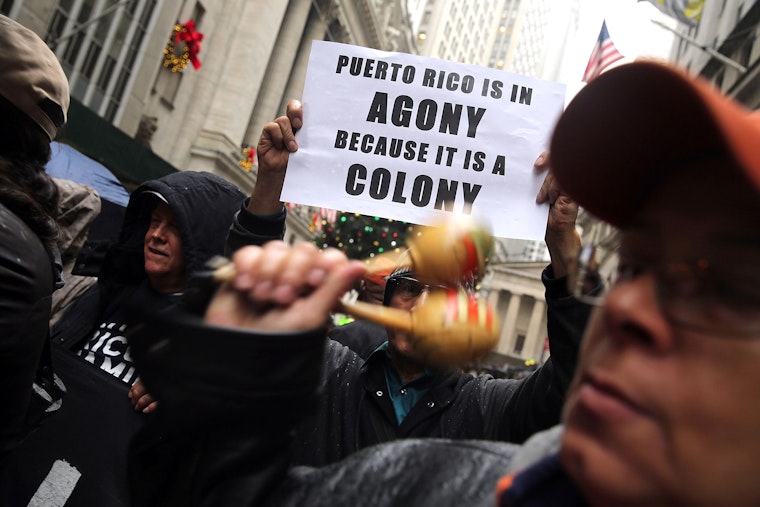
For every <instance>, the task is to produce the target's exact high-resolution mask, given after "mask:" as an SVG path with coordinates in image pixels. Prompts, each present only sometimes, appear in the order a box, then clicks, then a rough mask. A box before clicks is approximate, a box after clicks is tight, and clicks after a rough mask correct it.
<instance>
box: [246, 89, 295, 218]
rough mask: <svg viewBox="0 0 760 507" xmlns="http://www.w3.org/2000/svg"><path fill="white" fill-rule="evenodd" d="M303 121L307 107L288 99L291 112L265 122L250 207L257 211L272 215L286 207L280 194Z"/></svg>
mask: <svg viewBox="0 0 760 507" xmlns="http://www.w3.org/2000/svg"><path fill="white" fill-rule="evenodd" d="M302 125H303V107H302V106H301V103H300V102H299V101H297V100H291V101H290V102H288V107H287V113H286V115H285V116H280V117H279V118H277V119H276V120H275V121H273V122H269V123H267V124H266V125H265V126H264V130H262V132H261V137H260V138H259V144H258V146H257V148H256V150H257V151H256V153H257V156H258V162H259V166H258V173H257V176H256V185H254V187H253V191H252V192H251V200H250V201H249V204H248V210H249V211H250V212H251V213H253V214H256V215H272V214H275V213H279V212H280V210H281V209H282V201H280V194H281V193H282V184H283V182H284V181H285V172H286V170H287V167H288V158H289V157H290V154H291V153H293V152H295V151H297V150H298V142H296V137H295V133H296V132H297V131H298V129H300V128H301V126H302Z"/></svg>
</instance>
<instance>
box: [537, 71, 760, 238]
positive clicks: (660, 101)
mask: <svg viewBox="0 0 760 507" xmlns="http://www.w3.org/2000/svg"><path fill="white" fill-rule="evenodd" d="M550 153H551V163H552V169H553V171H554V174H555V176H556V178H557V181H558V182H559V184H560V186H561V187H562V188H563V189H564V191H566V192H567V193H568V194H569V195H570V196H572V197H573V198H574V199H575V200H576V201H577V202H578V203H579V204H580V205H581V206H582V207H583V208H584V209H586V210H587V211H588V212H589V213H591V214H592V215H594V216H596V217H598V218H600V219H602V220H605V221H607V222H609V223H611V224H613V225H615V226H618V227H621V226H625V225H626V224H627V223H628V221H629V220H630V219H631V218H633V216H634V215H635V214H636V213H637V212H638V211H639V210H640V208H641V206H642V205H643V204H644V203H645V202H646V201H647V199H648V197H649V196H650V195H651V194H652V192H653V190H655V189H656V188H657V187H658V185H660V184H661V183H662V182H663V181H664V180H665V179H666V178H667V177H668V176H669V175H670V174H672V173H673V172H674V171H675V170H676V169H678V168H684V167H685V166H687V165H688V164H689V162H690V161H695V160H699V159H700V158H701V157H708V156H714V155H715V154H716V153H717V154H721V156H723V157H725V158H726V159H727V160H732V161H733V162H735V165H736V166H737V167H738V168H739V169H740V170H742V171H743V173H744V174H745V176H746V177H747V179H748V180H749V182H750V183H751V184H754V186H755V188H756V190H757V191H758V194H760V112H753V111H750V110H748V109H746V108H745V107H743V106H742V105H740V104H739V103H737V102H735V101H733V100H731V99H729V98H728V97H726V96H725V95H723V94H722V93H721V92H720V91H719V90H718V89H717V88H715V87H714V86H713V85H712V84H711V83H709V82H707V81H705V80H703V79H702V78H699V77H694V76H690V75H689V74H687V73H686V72H685V71H684V70H681V69H678V68H676V67H673V66H668V65H665V64H662V63H657V62H651V61H648V62H643V61H642V62H635V63H630V64H627V65H622V66H619V67H616V68H614V69H611V70H609V71H608V72H606V73H604V74H602V75H601V76H599V77H598V78H596V79H594V80H593V81H592V82H591V83H589V84H588V85H586V86H585V87H584V88H583V89H582V90H581V91H580V92H578V94H577V95H576V96H575V97H574V98H573V100H572V101H571V102H570V104H569V105H568V107H567V109H566V110H565V112H564V113H563V114H562V116H561V117H560V119H559V121H558V122H557V125H556V127H555V129H554V133H553V135H552V140H551V152H550ZM759 197H760V196H759Z"/></svg>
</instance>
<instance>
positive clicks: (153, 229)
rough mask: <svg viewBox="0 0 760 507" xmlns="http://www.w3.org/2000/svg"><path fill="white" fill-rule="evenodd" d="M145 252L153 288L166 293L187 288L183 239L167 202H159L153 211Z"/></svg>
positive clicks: (145, 242)
mask: <svg viewBox="0 0 760 507" xmlns="http://www.w3.org/2000/svg"><path fill="white" fill-rule="evenodd" d="M143 255H144V256H145V272H146V273H147V274H148V280H150V284H151V286H152V287H153V289H155V290H156V291H158V292H161V293H163V294H171V293H175V292H182V291H183V290H184V287H185V273H184V268H185V258H184V256H183V254H182V239H181V238H180V235H179V228H178V227H177V222H176V221H175V220H174V213H172V210H171V208H169V206H168V205H167V204H166V203H164V202H159V203H158V204H157V205H156V208H155V209H154V210H153V213H152V214H151V217H150V225H149V226H148V232H147V233H146V234H145V241H144V244H143Z"/></svg>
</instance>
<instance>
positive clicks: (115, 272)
mask: <svg viewBox="0 0 760 507" xmlns="http://www.w3.org/2000/svg"><path fill="white" fill-rule="evenodd" d="M150 192H158V193H159V194H161V195H162V196H163V197H164V198H165V199H166V200H167V202H168V205H169V207H170V208H171V210H172V212H173V213H174V218H175V220H176V221H177V225H178V227H179V231H180V236H181V238H182V251H183V254H184V259H185V273H186V274H188V273H189V274H191V273H194V272H196V271H201V270H203V269H204V264H205V262H206V261H207V260H208V259H210V258H211V257H213V256H215V255H222V254H223V253H224V244H225V240H226V237H227V233H228V231H229V228H230V223H231V222H232V219H233V217H234V215H235V213H236V212H237V210H238V209H239V208H240V204H241V202H243V200H244V199H245V195H244V194H243V192H241V191H240V189H238V188H237V187H236V186H235V185H233V184H232V183H229V182H228V181H226V180H224V179H222V178H220V177H219V176H216V175H214V174H211V173H208V172H195V171H180V172H177V173H172V174H169V175H167V176H164V177H162V178H159V179H157V180H151V181H148V182H146V183H143V184H142V185H140V186H139V187H138V188H137V189H136V190H135V191H134V192H132V197H131V198H130V200H129V204H128V205H127V209H126V212H125V215H124V222H123V223H122V227H121V233H120V234H119V240H118V242H117V243H116V244H115V245H113V246H112V247H111V248H110V249H109V250H108V252H107V253H106V257H105V260H104V262H103V266H102V267H101V270H100V274H99V276H98V283H97V285H96V286H94V287H92V288H91V289H90V290H88V291H87V292H85V293H84V294H83V295H82V296H80V298H79V299H78V300H76V301H75V302H74V303H73V304H72V306H71V307H70V308H69V309H68V310H66V312H65V313H64V315H63V316H62V317H61V319H60V321H59V322H58V323H56V325H55V326H54V327H53V329H52V335H53V341H54V342H55V343H58V344H62V345H63V346H65V347H67V348H76V347H77V346H81V342H82V340H84V339H86V338H89V337H90V336H91V334H92V331H93V330H94V329H95V326H97V325H98V324H100V322H101V321H102V316H103V315H104V314H107V313H109V312H110V311H111V310H112V309H113V308H117V307H118V306H120V305H122V304H123V302H124V301H125V300H126V299H128V297H129V295H131V294H132V292H133V291H134V290H135V289H136V288H137V287H139V285H140V284H141V283H142V282H143V281H145V280H146V279H147V275H146V273H145V268H144V261H143V241H144V238H145V233H146V232H147V230H148V225H149V222H150V202H152V199H154V197H151V196H150ZM146 206H147V207H146Z"/></svg>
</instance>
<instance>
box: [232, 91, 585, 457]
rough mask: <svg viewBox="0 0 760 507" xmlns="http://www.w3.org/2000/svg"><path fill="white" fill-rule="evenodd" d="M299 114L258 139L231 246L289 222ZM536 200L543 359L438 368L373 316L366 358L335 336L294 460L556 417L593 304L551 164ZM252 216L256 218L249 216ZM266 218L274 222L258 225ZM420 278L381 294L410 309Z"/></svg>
mask: <svg viewBox="0 0 760 507" xmlns="http://www.w3.org/2000/svg"><path fill="white" fill-rule="evenodd" d="M302 124H303V114H302V108H301V105H300V103H299V102H298V101H291V102H290V103H289V104H288V111H287V114H286V116H282V117H280V118H277V120H275V121H274V122H271V123H269V124H267V125H266V126H265V127H264V130H263V133H262V136H261V140H260V141H259V145H258V156H259V172H258V178H257V181H256V184H255V186H254V188H253V190H252V193H251V198H250V200H249V201H248V202H247V205H246V207H245V208H244V209H242V210H241V211H240V212H239V214H238V216H237V218H236V220H235V223H234V224H233V227H232V229H231V233H230V236H229V239H228V246H227V250H228V251H230V252H232V251H235V250H237V249H238V248H240V247H241V246H243V245H245V244H247V243H249V242H257V241H259V240H260V238H261V237H262V236H266V235H269V236H271V235H272V234H273V233H274V232H276V231H277V230H283V228H284V223H285V215H286V210H285V207H284V206H283V203H282V202H281V201H280V198H279V196H280V193H281V189H282V184H283V181H284V177H285V172H286V170H287V161H288V156H289V154H290V153H291V152H293V151H295V150H297V147H298V145H297V142H296V139H295V131H297V130H298V128H300V127H301V125H302ZM547 164H548V160H547V157H546V156H545V155H542V156H541V157H540V158H539V159H538V161H537V162H536V165H537V167H538V168H540V169H545V168H546V166H547ZM538 201H539V202H548V203H549V204H550V205H551V206H550V211H549V217H548V223H547V229H546V241H547V245H548V248H549V252H550V254H551V257H552V264H551V265H550V266H548V267H547V268H546V269H545V270H544V272H543V273H542V281H543V283H544V285H545V287H546V300H547V307H548V316H547V321H548V322H547V327H548V334H549V343H550V348H551V357H550V358H549V359H548V360H547V362H546V364H544V365H543V366H542V367H541V368H538V370H537V371H536V372H535V373H533V374H532V375H530V376H529V377H528V378H525V379H520V380H513V379H494V378H493V377H491V376H480V377H473V376H472V375H469V374H463V373H461V372H460V371H452V370H441V369H436V368H435V367H434V366H432V365H429V364H427V363H426V362H425V361H424V360H420V359H419V358H417V357H416V354H415V351H414V349H413V347H411V346H410V344H409V342H408V340H407V338H406V336H405V334H404V333H403V332H401V331H398V330H394V329H387V330H386V329H385V328H382V327H379V326H375V327H374V328H373V329H374V332H373V333H371V334H370V335H369V336H366V335H365V336H363V337H362V338H364V339H366V338H369V339H371V340H373V341H375V342H376V343H377V344H378V345H380V346H379V347H378V348H377V350H375V351H374V352H372V353H371V354H369V357H367V358H366V360H364V358H362V357H359V356H358V355H357V354H356V353H355V351H353V350H350V349H348V348H346V347H343V346H341V345H340V344H339V343H337V342H336V341H333V340H328V341H327V343H326V349H325V352H324V355H325V375H324V377H323V380H322V389H323V390H324V393H325V395H324V397H323V398H322V402H321V403H320V405H319V407H318V410H317V412H316V414H315V415H314V416H313V417H312V418H311V419H310V420H308V421H306V422H304V423H303V424H302V425H300V426H299V430H298V431H297V433H296V438H295V445H294V453H295V456H294V459H293V463H294V464H308V465H324V464H328V463H332V462H334V461H337V460H339V459H341V458H344V457H346V456H348V455H350V454H352V453H354V452H356V451H357V450H359V449H362V448H364V447H367V446H369V445H372V444H376V443H379V442H385V441H388V440H395V439H398V438H411V437H445V438H485V439H492V440H501V441H508V442H518V443H519V442H522V441H524V440H525V439H526V438H528V437H529V436H530V435H532V434H533V433H535V432H536V431H540V430H542V429H546V428H549V427H551V426H553V425H555V424H557V423H558V422H559V415H560V409H561V406H562V402H563V400H564V394H565V390H566V389H567V386H568V385H569V382H570V378H571V377H572V374H573V371H574V368H575V362H576V357H577V352H578V347H579V344H580V339H581V335H582V332H583V328H584V326H585V323H586V320H587V318H588V314H589V307H588V306H586V305H583V304H581V303H579V302H578V301H577V300H575V299H574V298H573V297H571V296H570V294H569V293H568V292H567V283H566V276H565V275H566V273H567V264H566V263H567V261H568V259H570V258H572V257H573V256H574V254H575V252H576V251H577V250H578V248H579V247H580V238H579V235H578V233H577V232H576V230H575V218H576V216H577V213H578V206H577V204H575V203H574V202H573V201H572V200H570V199H569V198H567V196H565V195H563V194H562V193H561V191H560V189H559V187H558V186H557V185H556V184H555V183H554V181H553V178H552V176H551V173H549V174H548V175H547V178H546V179H545V181H544V185H543V187H542V189H541V191H540V193H539V196H538ZM254 219H255V220H257V222H252V220H254ZM263 223H266V224H267V226H268V228H264V227H261V224H263ZM257 224H258V225H257ZM250 288H251V289H253V288H254V285H253V283H251V285H250ZM423 288H424V286H423V285H422V284H420V283H419V282H417V281H416V280H415V279H414V273H412V272H408V271H404V272H402V271H399V272H397V273H396V274H395V275H394V276H391V277H390V278H389V279H388V282H387V284H386V288H385V298H384V303H385V304H386V305H389V306H392V307H395V308H400V309H404V310H407V311H411V310H412V309H413V308H414V307H415V305H416V304H417V303H418V302H419V301H421V299H420V298H421V296H422V292H423V290H422V289H423ZM360 327H361V325H360V324H356V323H354V324H348V325H347V326H344V327H341V328H336V329H335V330H333V332H332V333H334V334H340V335H343V336H344V337H345V335H347V334H348V335H352V337H353V335H356V334H357V333H360V332H361V329H357V328H360ZM354 341H356V340H354Z"/></svg>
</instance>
